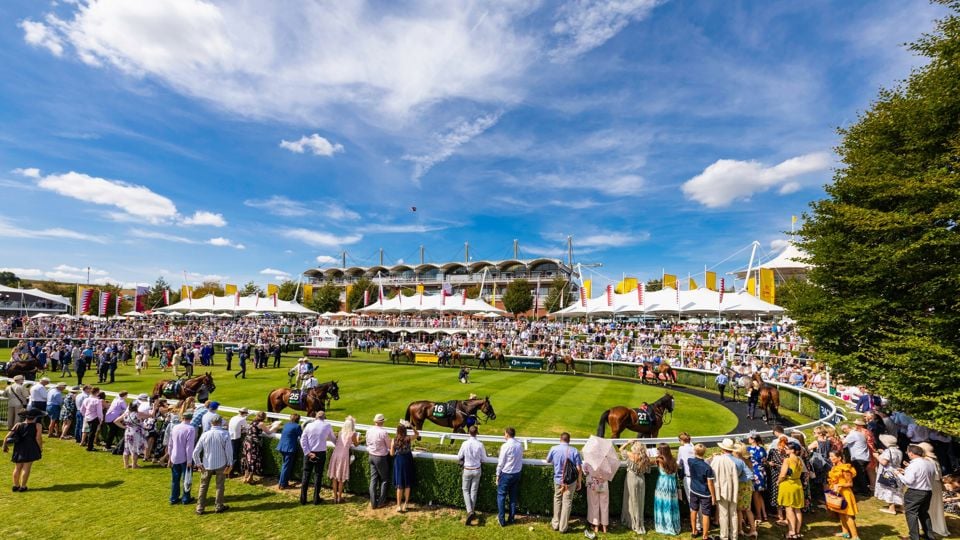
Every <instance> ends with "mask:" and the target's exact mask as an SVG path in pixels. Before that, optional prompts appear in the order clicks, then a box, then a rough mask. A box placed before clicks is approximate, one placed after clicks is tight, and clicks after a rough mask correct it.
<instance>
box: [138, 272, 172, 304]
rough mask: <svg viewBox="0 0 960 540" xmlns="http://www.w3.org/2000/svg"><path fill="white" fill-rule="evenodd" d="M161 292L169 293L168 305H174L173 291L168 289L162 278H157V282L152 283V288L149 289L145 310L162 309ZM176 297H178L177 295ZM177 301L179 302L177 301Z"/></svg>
mask: <svg viewBox="0 0 960 540" xmlns="http://www.w3.org/2000/svg"><path fill="white" fill-rule="evenodd" d="M163 291H169V292H170V303H171V304H174V303H176V302H175V301H174V299H173V290H172V289H171V288H170V285H169V284H168V283H167V282H166V280H164V279H163V277H158V278H157V281H155V282H154V283H153V287H150V292H149V293H148V294H147V299H146V305H145V306H144V308H145V309H154V308H159V307H163ZM177 296H180V295H179V294H178V295H177ZM177 301H179V300H177Z"/></svg>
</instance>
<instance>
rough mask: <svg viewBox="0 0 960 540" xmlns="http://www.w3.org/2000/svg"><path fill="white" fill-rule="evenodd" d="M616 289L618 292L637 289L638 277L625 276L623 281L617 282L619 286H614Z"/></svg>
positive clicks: (622, 292)
mask: <svg viewBox="0 0 960 540" xmlns="http://www.w3.org/2000/svg"><path fill="white" fill-rule="evenodd" d="M614 290H615V291H616V292H617V294H624V293H628V292H633V291H635V290H637V278H635V277H628V278H623V281H621V282H620V283H617V286H616V287H615V288H614Z"/></svg>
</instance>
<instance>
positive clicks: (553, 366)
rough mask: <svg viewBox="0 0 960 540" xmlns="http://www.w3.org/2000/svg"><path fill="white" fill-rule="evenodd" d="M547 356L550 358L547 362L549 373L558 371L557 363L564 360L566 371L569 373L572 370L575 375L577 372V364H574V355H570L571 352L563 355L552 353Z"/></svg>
mask: <svg viewBox="0 0 960 540" xmlns="http://www.w3.org/2000/svg"><path fill="white" fill-rule="evenodd" d="M547 356H548V358H550V360H549V362H548V363H547V373H556V372H557V364H559V363H560V362H563V365H564V367H565V368H566V369H565V370H564V373H567V372H569V371H571V370H572V371H573V374H574V375H576V374H577V366H576V365H574V363H573V357H572V356H570V355H569V354H565V355H563V356H560V355H556V354H552V355H547Z"/></svg>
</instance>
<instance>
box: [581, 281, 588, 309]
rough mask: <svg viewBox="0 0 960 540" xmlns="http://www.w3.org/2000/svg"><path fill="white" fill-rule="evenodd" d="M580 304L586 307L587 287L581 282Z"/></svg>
mask: <svg viewBox="0 0 960 540" xmlns="http://www.w3.org/2000/svg"><path fill="white" fill-rule="evenodd" d="M580 305H581V306H582V307H587V289H586V288H584V286H583V283H581V284H580Z"/></svg>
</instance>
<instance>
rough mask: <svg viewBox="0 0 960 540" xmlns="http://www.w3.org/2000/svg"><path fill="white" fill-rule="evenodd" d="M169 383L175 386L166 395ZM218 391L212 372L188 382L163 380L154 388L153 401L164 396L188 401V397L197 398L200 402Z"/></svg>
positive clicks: (187, 380)
mask: <svg viewBox="0 0 960 540" xmlns="http://www.w3.org/2000/svg"><path fill="white" fill-rule="evenodd" d="M169 383H175V384H174V385H173V386H172V387H170V388H169V389H167V392H166V393H165V392H164V390H165V388H164V387H165V386H166V385H167V384H169ZM176 383H179V384H176ZM216 389H217V386H216V385H215V384H213V375H211V374H210V372H207V373H204V374H203V375H199V376H197V377H194V378H192V379H186V380H184V379H178V380H176V381H172V380H169V379H161V380H159V381H157V384H155V385H154V386H153V399H160V397H161V396H163V397H166V398H171V399H187V398H188V397H195V398H197V399H198V400H202V399H203V398H205V397H207V395H209V394H212V393H213V391H214V390H216Z"/></svg>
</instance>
